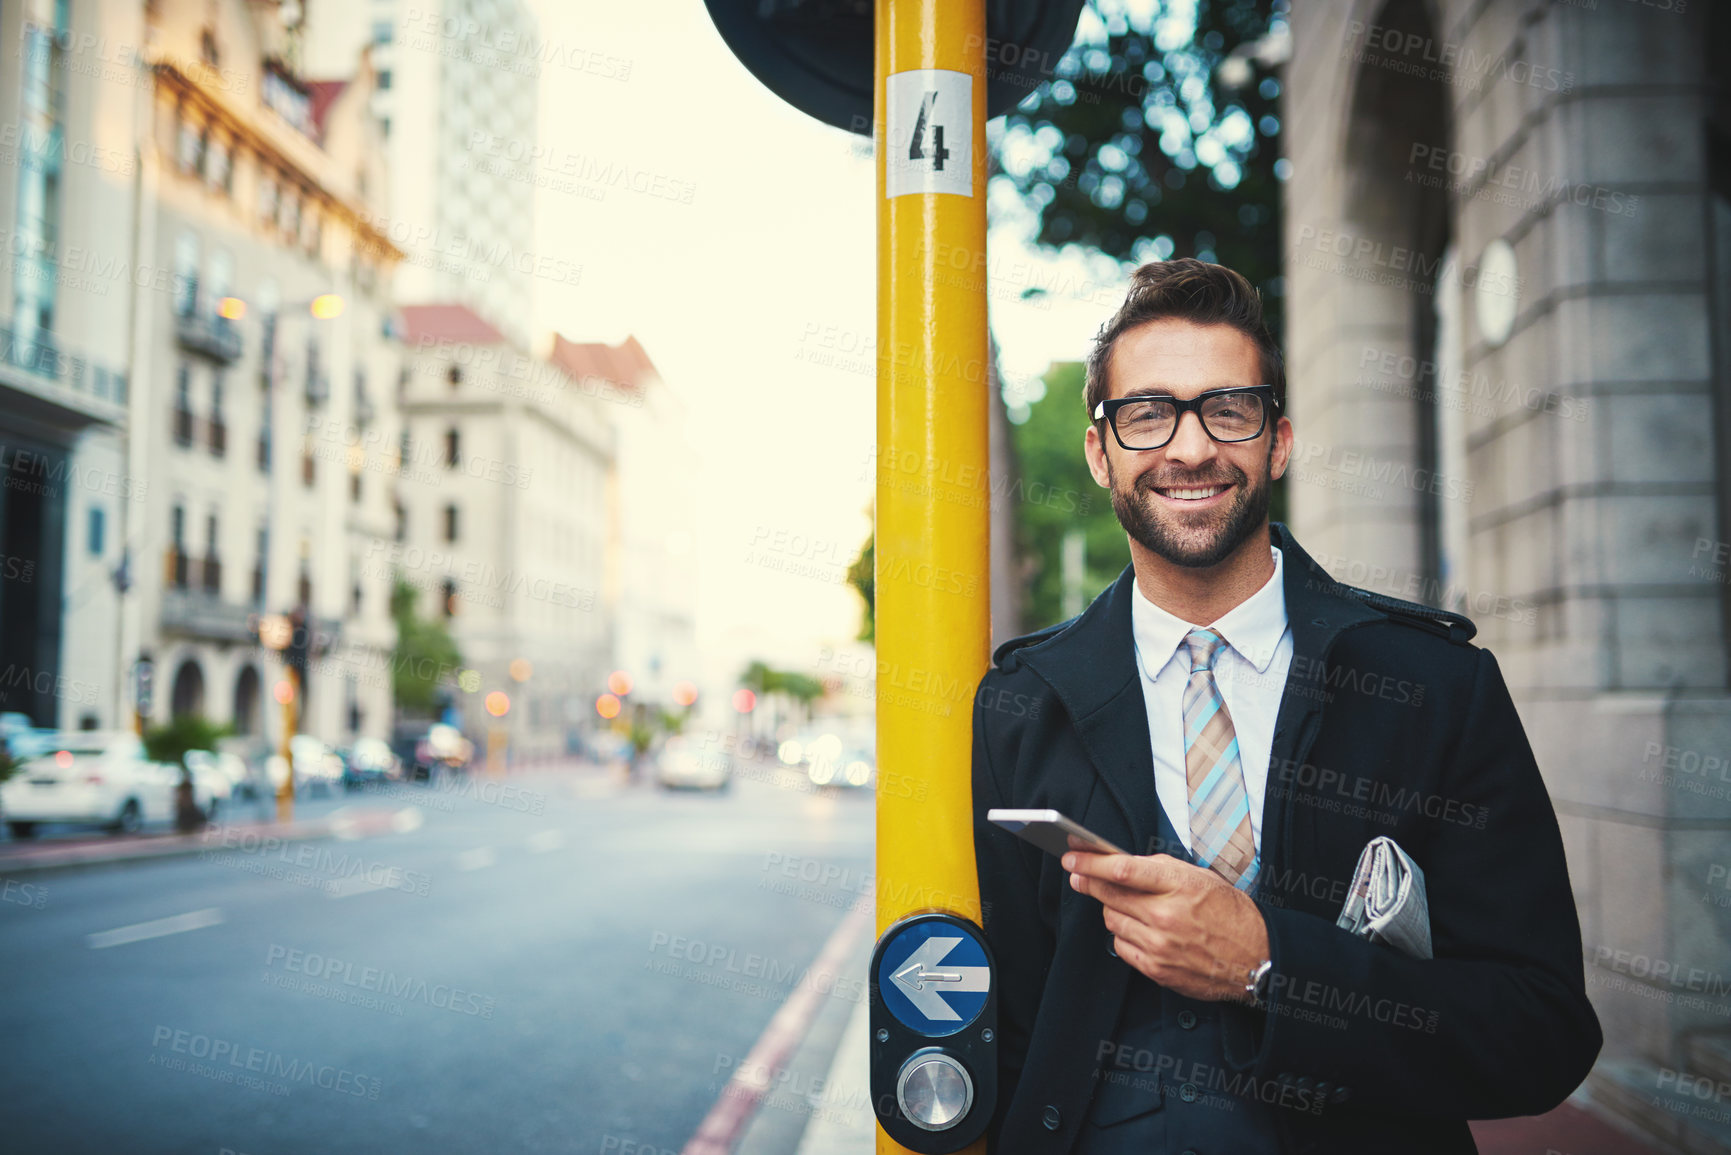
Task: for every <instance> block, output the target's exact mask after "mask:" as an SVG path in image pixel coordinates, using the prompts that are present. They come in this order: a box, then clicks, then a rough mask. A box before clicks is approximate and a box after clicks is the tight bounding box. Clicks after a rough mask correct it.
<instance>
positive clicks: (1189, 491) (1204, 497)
mask: <svg viewBox="0 0 1731 1155" xmlns="http://www.w3.org/2000/svg"><path fill="white" fill-rule="evenodd" d="M1231 488H1232V487H1231V486H1230V485H1195V486H1188V487H1183V488H1178V487H1173V488H1168V489H1161V488H1159V487H1155V489H1154V492H1155V493H1158V494H1159V495H1160V496H1161V497H1164V498H1166V499H1167V500H1168V501H1195V502H1203V501H1208V500H1210V499H1211V498H1215V497H1218V496H1220V495H1221V494H1222V493H1225V492H1226V491H1227V490H1228V489H1231Z"/></svg>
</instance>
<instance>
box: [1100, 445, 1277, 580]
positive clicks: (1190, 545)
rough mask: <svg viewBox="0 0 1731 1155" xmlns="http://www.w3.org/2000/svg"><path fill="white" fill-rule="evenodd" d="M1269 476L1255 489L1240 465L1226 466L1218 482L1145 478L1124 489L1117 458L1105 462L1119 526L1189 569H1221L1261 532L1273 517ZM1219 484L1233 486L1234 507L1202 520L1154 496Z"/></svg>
mask: <svg viewBox="0 0 1731 1155" xmlns="http://www.w3.org/2000/svg"><path fill="white" fill-rule="evenodd" d="M1272 457H1273V454H1272V452H1271V453H1270V458H1271V459H1272ZM1270 472H1271V471H1270V470H1268V469H1264V470H1263V471H1262V476H1261V477H1260V478H1258V479H1257V482H1256V484H1254V485H1253V484H1251V481H1250V478H1249V477H1247V476H1246V475H1245V473H1244V471H1243V470H1242V469H1239V468H1238V467H1237V466H1235V465H1226V466H1223V467H1222V469H1221V471H1220V475H1219V476H1216V477H1201V478H1190V477H1157V476H1155V475H1154V474H1153V473H1144V474H1142V475H1141V476H1140V477H1137V478H1136V479H1135V480H1134V481H1133V482H1132V483H1131V484H1130V486H1129V487H1128V488H1125V487H1123V486H1120V485H1119V478H1118V476H1117V474H1116V473H1115V471H1114V470H1113V469H1112V459H1111V458H1110V457H1108V458H1107V459H1106V476H1107V480H1108V481H1109V482H1110V483H1111V486H1112V512H1113V513H1115V514H1117V515H1118V524H1119V525H1122V526H1123V527H1124V532H1126V533H1128V534H1129V535H1130V537H1131V538H1132V539H1133V540H1134V541H1135V542H1136V543H1137V544H1138V545H1140V546H1142V548H1144V549H1146V550H1147V551H1148V552H1149V553H1152V554H1154V555H1155V556H1156V557H1159V558H1162V559H1164V560H1166V561H1169V562H1171V563H1172V564H1173V565H1181V566H1185V567H1187V568H1190V569H1206V568H1208V567H1209V566H1213V565H1218V564H1220V562H1222V561H1224V560H1225V559H1226V558H1228V557H1230V556H1231V555H1232V551H1233V550H1235V549H1237V548H1238V547H1239V546H1241V545H1243V544H1244V541H1245V539H1246V538H1248V537H1249V536H1250V535H1251V534H1252V533H1255V532H1256V531H1257V530H1258V529H1260V528H1261V527H1262V524H1263V522H1264V521H1266V520H1267V518H1268V497H1269V490H1270V487H1271V485H1272V482H1271V481H1270V479H1269V474H1270ZM1214 485H1231V486H1233V487H1234V488H1233V491H1232V492H1233V494H1234V496H1233V499H1232V504H1230V505H1228V506H1227V507H1226V508H1225V509H1221V510H1217V511H1214V512H1211V513H1209V514H1207V515H1206V516H1203V517H1199V516H1197V515H1196V514H1189V515H1187V514H1185V513H1184V512H1183V511H1181V510H1167V509H1165V508H1163V507H1162V505H1161V503H1162V501H1163V500H1164V499H1162V498H1161V497H1160V496H1159V495H1158V494H1157V493H1155V492H1154V490H1156V489H1174V488H1176V489H1183V488H1189V487H1196V488H1206V487H1208V486H1214Z"/></svg>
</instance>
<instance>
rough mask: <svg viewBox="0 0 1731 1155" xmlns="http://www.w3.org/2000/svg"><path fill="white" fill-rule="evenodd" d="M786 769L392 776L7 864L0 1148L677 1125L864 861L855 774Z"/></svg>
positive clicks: (389, 1142) (789, 981)
mask: <svg viewBox="0 0 1731 1155" xmlns="http://www.w3.org/2000/svg"><path fill="white" fill-rule="evenodd" d="M486 782H487V780H485V779H482V780H478V783H486ZM796 786H797V783H795V782H794V780H793V779H791V778H783V777H780V776H778V775H776V774H774V773H772V772H771V771H770V770H769V769H768V768H762V769H759V770H748V772H747V773H746V774H745V775H742V777H741V779H740V780H739V781H738V782H737V783H736V785H735V787H734V789H733V790H732V791H731V792H730V793H729V794H727V795H724V796H712V795H667V794H662V793H659V792H654V791H651V790H649V789H648V788H646V787H638V788H633V789H625V790H621V789H619V788H618V787H616V786H613V785H612V784H611V783H610V782H609V781H608V780H606V779H605V778H603V777H601V776H600V775H598V774H594V773H590V774H579V773H575V772H570V771H565V772H552V771H549V772H544V773H540V774H536V775H528V776H518V777H513V778H510V779H506V780H503V782H502V783H497V782H495V783H492V784H489V785H486V786H484V789H485V790H486V791H487V793H486V794H485V795H478V794H476V793H472V792H471V793H458V794H450V793H442V792H439V791H433V790H429V789H427V788H425V787H415V788H401V789H400V790H399V791H396V792H391V793H387V794H386V795H385V796H384V797H383V798H382V799H381V798H379V797H377V796H374V797H369V798H367V799H366V803H365V804H366V805H368V806H369V807H372V806H378V805H381V804H385V805H393V806H396V807H399V808H400V813H399V815H398V818H399V821H398V823H397V825H398V827H399V828H400V829H399V830H398V831H396V832H394V833H391V834H388V835H384V836H381V837H376V838H368V839H361V840H357V841H346V842H345V841H324V842H317V843H302V844H297V845H294V846H290V847H287V848H276V849H269V848H265V847H262V846H258V845H254V844H253V843H252V842H251V840H250V839H243V838H238V837H237V838H234V839H233V840H232V841H233V843H234V845H233V846H232V847H231V848H230V849H227V850H224V851H221V852H218V853H210V854H206V855H201V856H198V857H192V858H183V859H177V860H172V861H164V862H154V863H146V864H133V865H127V866H115V867H110V868H104V869H100V870H95V871H85V872H81V873H75V874H50V875H46V876H43V877H41V878H38V879H30V880H27V882H21V881H18V880H15V881H14V883H13V885H12V886H11V887H10V888H9V889H8V890H7V891H6V897H5V901H0V975H3V976H4V983H3V989H0V1038H4V1039H5V1040H6V1044H7V1050H8V1053H9V1058H10V1060H11V1061H10V1062H9V1063H8V1067H9V1072H8V1077H7V1078H6V1079H5V1080H4V1081H3V1082H0V1119H4V1120H5V1124H4V1138H3V1139H0V1146H4V1148H5V1149H6V1150H7V1151H9V1152H32V1153H34V1152H83V1151H101V1152H105V1153H112V1152H129V1153H131V1152H139V1153H142V1152H175V1153H177V1155H179V1153H184V1152H209V1153H210V1155H219V1153H220V1152H222V1151H224V1150H227V1151H231V1152H243V1153H246V1155H270V1153H274V1152H280V1153H303V1152H315V1151H316V1152H345V1151H354V1152H392V1151H414V1152H417V1153H420V1152H445V1151H450V1152H474V1153H493V1152H500V1153H504V1152H543V1151H545V1152H596V1153H600V1155H606V1153H608V1152H613V1153H616V1155H655V1153H657V1152H660V1151H664V1150H671V1151H677V1150H678V1149H679V1148H680V1147H681V1146H682V1145H683V1144H684V1142H685V1141H686V1139H688V1138H689V1137H690V1135H691V1134H692V1132H693V1131H694V1130H695V1129H696V1127H697V1125H698V1123H699V1122H700V1120H701V1119H702V1118H703V1116H704V1114H705V1113H706V1112H707V1111H708V1110H709V1108H710V1106H711V1105H712V1103H713V1102H714V1100H715V1097H716V1095H717V1093H718V1091H719V1090H720V1088H721V1087H722V1085H723V1084H724V1083H725V1082H726V1079H727V1077H728V1074H729V1073H730V1070H731V1068H732V1067H733V1066H734V1065H735V1064H737V1063H738V1062H740V1061H741V1059H742V1058H743V1057H744V1056H745V1055H746V1053H747V1052H748V1051H749V1050H750V1048H751V1046H752V1044H753V1043H754V1042H755V1041H756V1040H757V1038H758V1036H759V1035H760V1034H761V1033H762V1031H763V1029H764V1027H765V1026H766V1024H767V1023H768V1022H769V1019H770V1017H771V1015H773V1014H774V1012H775V1010H776V1009H777V1007H779V1006H780V1005H781V1002H782V1001H783V1000H784V999H785V998H786V996H787V995H788V993H789V992H790V991H791V990H792V989H793V988H794V986H795V984H796V983H797V982H798V981H799V978H800V976H801V974H802V972H803V971H804V970H805V968H806V967H807V966H808V965H809V964H810V963H811V962H812V960H813V959H815V958H816V956H817V954H818V952H819V950H820V949H821V947H822V945H823V943H824V941H825V939H826V938H827V937H828V936H829V934H830V933H831V931H832V930H833V929H834V928H835V927H836V925H837V924H839V923H840V921H841V919H842V916H843V914H844V913H845V910H846V908H847V906H848V904H849V903H850V902H851V901H852V900H854V899H856V898H857V897H858V896H859V895H860V894H861V893H866V892H869V889H870V876H869V871H870V854H871V836H872V804H871V799H870V797H869V796H867V795H860V794H853V793H844V794H841V795H839V796H830V795H825V794H812V793H807V792H803V791H801V790H799V789H797V788H796ZM26 885H27V886H28V887H29V888H34V889H26ZM862 969H863V968H862ZM839 985H840V987H841V990H840V991H839V992H838V994H837V995H836V998H838V999H841V1000H843V1001H846V1000H848V999H851V998H856V997H859V996H860V995H861V994H862V993H863V992H861V991H859V990H858V989H857V987H858V986H859V985H860V980H859V979H858V978H854V979H851V980H848V979H844V980H840V984H839ZM843 1017H845V1016H843ZM784 1130H785V1128H784ZM794 1138H797V1136H794Z"/></svg>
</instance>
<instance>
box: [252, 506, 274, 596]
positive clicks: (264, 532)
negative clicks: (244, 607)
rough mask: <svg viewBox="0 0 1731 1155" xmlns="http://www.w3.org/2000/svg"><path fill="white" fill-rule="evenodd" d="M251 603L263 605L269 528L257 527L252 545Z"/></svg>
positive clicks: (268, 556) (268, 548) (268, 549)
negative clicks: (255, 540) (256, 535)
mask: <svg viewBox="0 0 1731 1155" xmlns="http://www.w3.org/2000/svg"><path fill="white" fill-rule="evenodd" d="M253 550H254V556H253V563H252V604H253V605H255V606H262V605H264V567H265V565H266V563H267V562H268V561H269V559H270V528H269V527H268V526H263V525H261V526H259V527H258V541H257V542H256V543H255V544H254V546H253Z"/></svg>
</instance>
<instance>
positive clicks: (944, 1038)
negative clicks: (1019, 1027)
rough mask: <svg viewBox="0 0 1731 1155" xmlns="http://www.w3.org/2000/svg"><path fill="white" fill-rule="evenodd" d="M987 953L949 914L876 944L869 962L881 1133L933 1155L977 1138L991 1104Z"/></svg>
mask: <svg viewBox="0 0 1731 1155" xmlns="http://www.w3.org/2000/svg"><path fill="white" fill-rule="evenodd" d="M992 978H993V965H992V956H991V949H990V947H989V946H988V945H987V944H986V937H985V934H984V932H983V931H981V930H980V928H979V927H977V926H975V925H974V924H973V923H972V922H970V921H968V920H967V919H964V918H960V917H958V916H956V915H952V914H947V913H940V912H928V913H924V914H916V915H913V916H911V917H909V918H905V919H902V920H901V921H900V922H898V923H896V924H895V925H893V926H891V927H890V928H889V929H888V930H886V931H885V932H884V934H883V937H882V938H880V939H878V943H877V949H876V950H874V951H873V952H872V963H871V996H872V1005H871V1026H872V1055H871V1074H872V1104H873V1109H874V1111H875V1112H876V1114H877V1117H878V1122H879V1124H880V1125H881V1126H882V1127H883V1129H884V1132H885V1133H886V1134H887V1135H889V1137H890V1138H892V1139H894V1140H895V1141H896V1142H897V1143H900V1144H901V1145H902V1146H903V1147H907V1148H909V1149H910V1150H914V1151H919V1152H929V1153H932V1155H942V1153H944V1152H950V1151H958V1150H960V1149H961V1148H963V1147H965V1146H967V1145H968V1144H969V1143H971V1142H973V1141H974V1140H975V1139H977V1138H979V1136H980V1135H981V1134H983V1133H984V1131H985V1129H986V1125H987V1124H988V1123H989V1122H990V1120H991V1117H992V1112H993V1110H994V1109H995V1108H996V1105H997V1089H998V1056H997V1045H996V1039H997V1025H998V1024H997V992H996V990H995V989H994V984H993V981H992Z"/></svg>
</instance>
